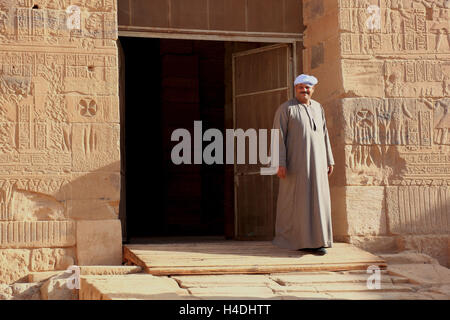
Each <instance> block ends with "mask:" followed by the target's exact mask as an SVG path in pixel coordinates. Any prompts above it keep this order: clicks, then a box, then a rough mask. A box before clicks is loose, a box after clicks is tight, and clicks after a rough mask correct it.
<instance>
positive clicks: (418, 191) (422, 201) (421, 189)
mask: <svg viewBox="0 0 450 320" xmlns="http://www.w3.org/2000/svg"><path fill="white" fill-rule="evenodd" d="M386 191H387V192H386V203H387V205H386V206H387V214H388V220H389V223H388V225H389V232H390V233H392V234H445V233H448V232H449V231H450V229H449V228H450V227H449V225H448V223H446V221H448V219H449V218H450V211H448V210H447V203H446V202H445V199H446V198H447V197H449V196H450V188H449V187H446V186H445V187H444V186H399V187H387V188H386Z"/></svg>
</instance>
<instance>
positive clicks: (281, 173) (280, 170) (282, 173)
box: [277, 167, 286, 179]
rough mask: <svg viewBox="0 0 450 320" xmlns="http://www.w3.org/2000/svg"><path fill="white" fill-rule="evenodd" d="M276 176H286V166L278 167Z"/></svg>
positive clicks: (281, 177)
mask: <svg viewBox="0 0 450 320" xmlns="http://www.w3.org/2000/svg"><path fill="white" fill-rule="evenodd" d="M277 176H278V178H280V179H284V178H286V167H278V172H277Z"/></svg>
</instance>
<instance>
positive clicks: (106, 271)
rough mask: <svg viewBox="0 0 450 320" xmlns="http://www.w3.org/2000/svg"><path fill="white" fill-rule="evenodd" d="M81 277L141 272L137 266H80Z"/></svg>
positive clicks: (140, 268)
mask: <svg viewBox="0 0 450 320" xmlns="http://www.w3.org/2000/svg"><path fill="white" fill-rule="evenodd" d="M80 272H81V274H82V275H125V274H134V273H140V272H142V267H139V266H80Z"/></svg>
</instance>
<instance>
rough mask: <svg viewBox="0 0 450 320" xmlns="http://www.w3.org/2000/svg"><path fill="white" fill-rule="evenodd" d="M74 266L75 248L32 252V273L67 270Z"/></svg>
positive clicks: (44, 249) (46, 249)
mask: <svg viewBox="0 0 450 320" xmlns="http://www.w3.org/2000/svg"><path fill="white" fill-rule="evenodd" d="M74 264H75V249H74V248H64V249H63V248H58V249H50V248H40V249H32V250H31V265H30V271H52V270H66V269H67V268H68V267H69V266H71V265H74Z"/></svg>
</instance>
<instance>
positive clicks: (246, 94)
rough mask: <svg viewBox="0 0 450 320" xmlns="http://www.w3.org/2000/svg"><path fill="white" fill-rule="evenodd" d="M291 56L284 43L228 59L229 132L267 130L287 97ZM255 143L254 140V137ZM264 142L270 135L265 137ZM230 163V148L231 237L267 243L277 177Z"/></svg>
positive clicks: (271, 233) (290, 92)
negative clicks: (232, 183)
mask: <svg viewBox="0 0 450 320" xmlns="http://www.w3.org/2000/svg"><path fill="white" fill-rule="evenodd" d="M292 66H293V57H292V49H291V45H289V44H280V45H273V46H267V47H262V48H258V49H253V50H249V51H244V52H239V53H236V54H233V108H234V110H233V111H234V129H235V130H236V129H239V128H240V129H242V130H244V131H246V130H248V129H251V128H253V129H255V130H256V132H259V131H258V130H259V129H267V130H268V132H269V134H270V129H271V128H272V126H273V118H274V115H275V111H276V110H277V108H278V107H279V106H280V105H281V104H282V103H283V102H285V101H287V100H288V99H290V97H292V96H293V81H294V79H293V74H292V69H293V68H292ZM258 140H259V138H258ZM267 141H269V142H270V136H269V137H268V138H267ZM245 149H246V150H245V154H246V164H236V157H237V148H236V146H235V165H234V181H235V187H234V188H235V238H236V239H241V240H271V239H272V238H273V236H274V231H275V217H276V201H277V195H278V178H277V176H276V175H273V176H270V175H269V176H268V175H265V176H263V175H261V174H260V168H261V166H262V165H261V162H260V161H259V157H258V160H257V164H249V159H248V155H249V147H248V139H247V141H246V148H245Z"/></svg>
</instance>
